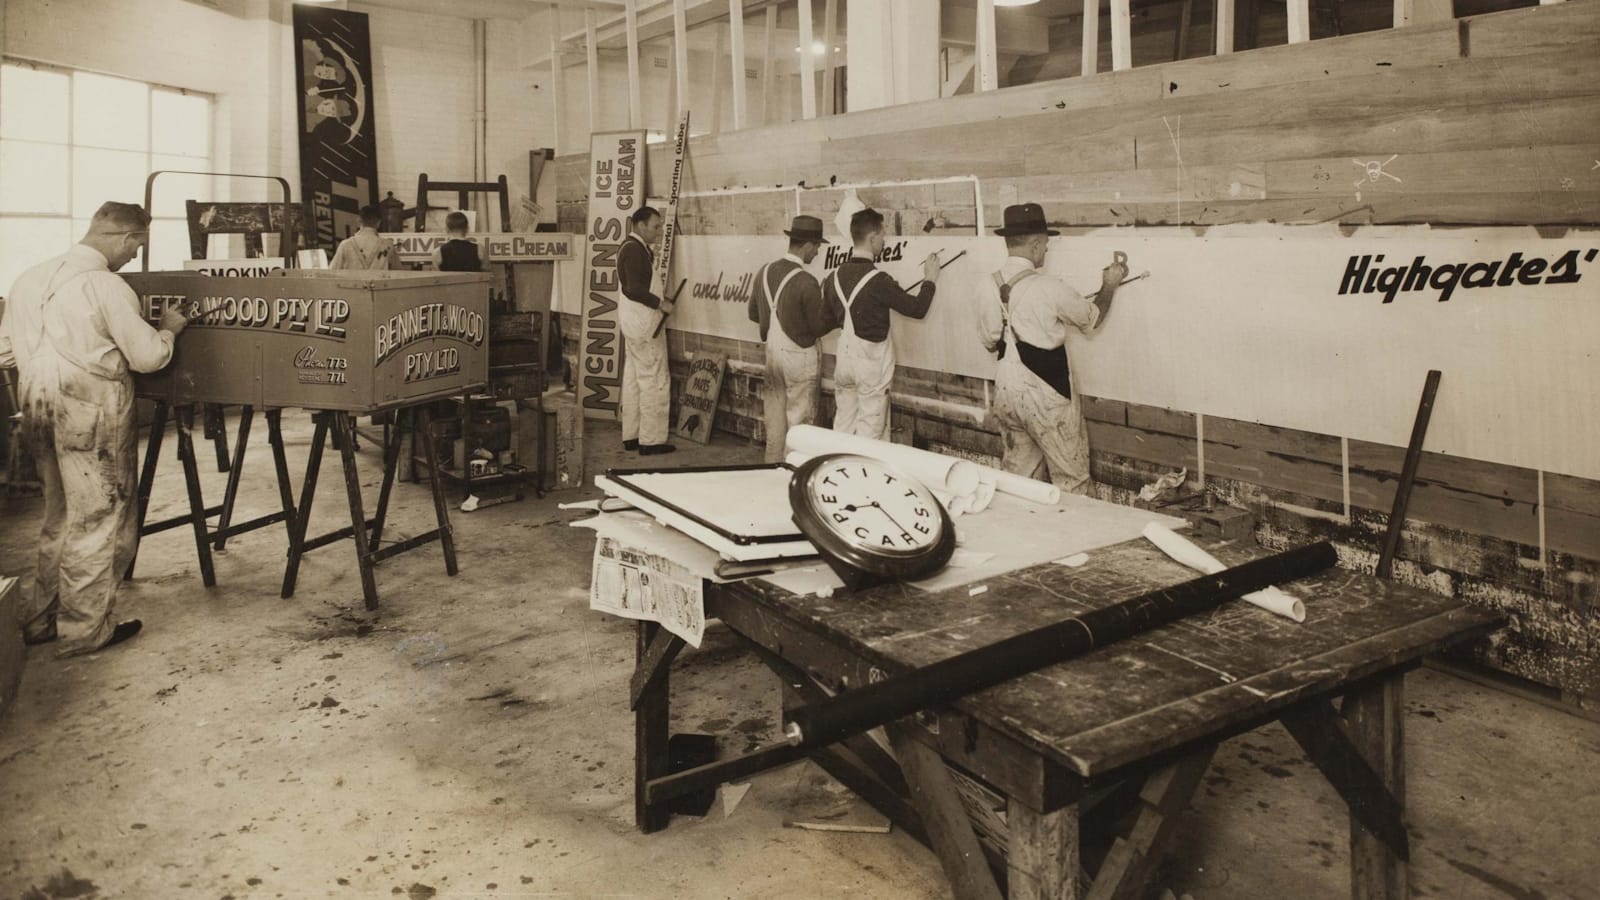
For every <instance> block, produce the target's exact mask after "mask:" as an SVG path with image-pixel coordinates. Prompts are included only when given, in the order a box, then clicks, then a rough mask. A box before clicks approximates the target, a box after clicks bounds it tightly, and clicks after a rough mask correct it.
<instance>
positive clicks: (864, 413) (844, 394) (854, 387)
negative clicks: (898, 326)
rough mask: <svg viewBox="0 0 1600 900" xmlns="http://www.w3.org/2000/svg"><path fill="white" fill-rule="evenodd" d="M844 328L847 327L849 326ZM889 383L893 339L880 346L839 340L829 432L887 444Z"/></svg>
mask: <svg viewBox="0 0 1600 900" xmlns="http://www.w3.org/2000/svg"><path fill="white" fill-rule="evenodd" d="M845 327H846V328H848V327H850V326H849V323H846V326H845ZM893 383H894V338H892V337H891V338H888V339H887V340H884V341H881V342H880V341H863V340H861V339H860V338H857V337H855V336H854V335H846V336H843V337H841V338H840V339H839V353H838V359H837V362H835V364H834V367H833V384H834V394H833V400H834V405H835V407H836V408H835V410H834V415H833V430H834V431H843V432H845V433H847V434H855V435H860V436H861V437H869V438H874V439H876V440H880V441H887V440H889V439H890V433H889V386H890V385H891V384H893Z"/></svg>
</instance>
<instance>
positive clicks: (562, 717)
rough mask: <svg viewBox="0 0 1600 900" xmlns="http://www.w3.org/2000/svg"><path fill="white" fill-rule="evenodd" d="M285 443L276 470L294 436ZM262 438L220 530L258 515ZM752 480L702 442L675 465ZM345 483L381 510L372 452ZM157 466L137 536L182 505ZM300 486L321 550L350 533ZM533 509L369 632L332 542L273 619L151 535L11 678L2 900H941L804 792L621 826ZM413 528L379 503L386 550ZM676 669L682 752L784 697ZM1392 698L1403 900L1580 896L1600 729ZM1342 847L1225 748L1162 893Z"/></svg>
mask: <svg viewBox="0 0 1600 900" xmlns="http://www.w3.org/2000/svg"><path fill="white" fill-rule="evenodd" d="M286 418H288V419H289V420H290V422H291V424H292V427H291V428H290V431H289V434H288V442H289V448H288V449H289V452H290V458H291V468H294V469H295V470H296V471H298V470H299V468H300V467H301V466H303V465H304V458H305V453H306V448H307V445H308V441H309V428H307V427H305V425H304V421H303V417H297V416H293V415H291V416H288V417H286ZM257 431H258V435H257V440H256V441H255V442H254V445H253V447H252V450H251V453H252V461H251V465H250V466H247V471H246V477H245V483H246V491H245V493H244V494H243V498H242V500H241V502H240V511H239V513H238V515H237V518H241V519H242V518H248V517H250V516H253V515H258V514H261V513H264V512H267V511H270V509H271V508H272V505H273V503H275V498H276V493H275V489H274V487H273V485H272V483H271V482H270V480H269V478H270V467H269V465H268V463H267V460H268V458H269V457H268V455H267V448H266V444H265V440H264V435H260V434H259V431H260V429H257ZM616 443H617V440H616V435H615V432H614V430H609V431H608V430H606V429H600V430H599V431H598V433H597V434H596V435H595V439H594V440H592V441H591V445H590V453H589V461H590V471H591V472H593V471H598V470H600V469H602V468H604V467H605V466H608V465H614V464H618V463H619V462H621V461H623V460H624V459H626V458H625V457H623V456H622V455H621V454H620V453H619V452H618V451H616V450H615V449H613V448H614V445H615V444H616ZM169 446H170V444H169ZM759 454H760V448H758V447H749V446H747V445H745V444H744V443H743V442H741V441H738V440H736V439H729V438H719V439H718V440H717V441H715V442H714V443H713V444H712V446H710V447H708V448H698V447H696V448H693V449H689V450H686V452H680V453H679V454H676V456H675V457H672V458H670V459H671V461H672V462H674V463H677V464H710V463H718V462H749V461H752V460H755V459H759ZM362 458H363V461H364V464H365V465H366V466H367V467H368V468H367V470H366V472H365V473H364V479H363V480H364V481H365V482H366V483H367V485H368V489H369V490H370V491H373V492H375V490H376V484H377V478H378V473H377V471H376V467H375V459H376V457H375V454H373V453H372V451H371V448H370V446H369V447H367V448H366V449H365V450H364V452H363V457H362ZM163 467H164V471H163V473H162V475H161V477H160V480H159V483H158V485H157V489H156V503H155V507H154V508H153V509H152V513H151V515H152V518H157V517H161V516H164V515H170V514H171V513H172V512H175V511H176V510H177V509H178V507H179V505H180V501H181V498H182V490H181V478H180V475H179V470H178V468H177V466H176V465H175V464H173V463H171V462H170V461H169V460H164V461H163ZM325 467H326V468H325V469H324V472H323V478H322V484H323V487H324V490H323V491H322V493H321V495H320V497H319V499H318V503H317V505H316V516H315V522H314V523H313V530H315V531H322V530H327V529H330V528H333V527H336V526H337V525H338V524H339V517H340V515H341V514H344V515H345V521H348V515H347V513H344V509H345V507H344V505H343V499H342V497H341V496H340V492H339V486H340V484H341V481H340V479H339V478H338V474H337V472H338V470H337V464H336V462H335V461H334V459H333V458H331V457H330V458H329V459H328V460H327V462H325ZM202 468H203V471H204V472H205V474H204V480H205V483H206V485H207V490H208V495H216V496H220V491H221V484H222V480H223V476H221V475H218V474H217V473H216V472H215V471H208V470H209V469H211V468H213V467H209V466H203V467H202ZM557 499H562V500H566V499H577V497H576V496H575V495H566V496H562V497H560V498H548V499H545V500H537V499H532V498H529V499H527V500H524V501H522V502H519V503H512V504H506V505H501V506H494V507H490V508H487V509H483V510H480V511H478V512H474V513H471V514H465V513H460V512H456V513H455V514H454V517H453V518H454V522H455V526H456V531H457V534H458V541H459V546H460V552H461V574H460V575H459V576H458V577H456V578H453V579H452V578H448V577H446V576H445V574H444V567H443V564H442V562H441V559H440V555H439V551H438V549H437V548H436V547H429V548H426V549H423V550H419V551H416V552H413V553H409V554H406V555H403V556H400V557H398V558H396V559H393V560H391V561H389V562H387V563H385V564H384V565H383V566H382V567H381V568H380V570H379V575H378V584H379V588H380V591H381V592H382V596H383V605H382V608H381V609H380V610H378V611H376V612H367V611H366V610H364V609H363V607H362V603H361V595H360V582H359V578H358V576H357V574H356V571H355V567H354V565H353V558H352V556H351V553H350V549H349V546H348V545H334V546H332V547H328V548H326V549H322V550H319V551H316V552H314V553H312V554H311V555H310V556H308V557H307V560H306V563H305V565H304V568H303V571H302V574H301V579H300V585H301V587H300V590H299V592H298V593H297V595H296V596H295V597H294V598H293V599H291V600H280V599H279V598H278V587H279V580H280V578H281V575H282V566H283V553H284V546H285V543H284V538H283V534H282V532H281V531H274V530H266V531H260V532H255V533H252V534H249V535H245V536H243V537H240V538H237V539H235V540H234V541H233V542H232V543H230V545H229V548H228V550H227V552H226V553H225V554H221V555H219V556H218V557H217V578H218V587H216V588H214V589H212V590H209V591H208V590H205V589H203V588H202V587H201V586H200V581H199V576H198V574H197V567H196V564H195V562H194V547H193V542H192V540H191V539H190V536H189V533H188V532H187V531H183V530H175V531H170V532H166V533H164V534H161V535H157V536H155V537H152V538H149V539H147V540H146V542H145V544H144V546H143V548H142V550H141V557H140V561H139V578H138V580H137V581H135V582H134V583H133V584H132V585H130V586H129V587H128V589H127V590H126V591H125V593H124V600H123V604H122V610H123V612H124V614H126V615H132V616H138V617H141V618H143V619H144V622H145V631H144V633H143V634H141V635H140V636H139V637H138V638H137V639H136V640H135V641H134V642H132V643H131V644H129V645H127V646H125V647H121V648H117V649H115V650H111V651H108V652H106V653H104V654H103V655H101V656H99V657H96V658H89V659H79V660H75V661H71V662H58V661H56V660H53V659H51V658H50V657H49V656H48V655H47V654H42V653H37V652H35V653H34V654H33V655H32V656H31V657H30V658H29V660H28V669H27V672H26V674H25V676H24V682H23V688H22V692H21V696H20V698H19V700H18V702H17V705H16V707H15V708H14V709H13V710H12V711H11V712H10V713H9V714H8V715H7V716H6V718H5V719H3V720H0V900H10V898H14V897H27V898H29V900H34V898H52V900H54V898H67V897H78V898H88V897H99V898H145V897H149V898H169V897H173V898H176V897H197V898H210V900H219V898H229V897H232V898H235V900H245V898H274V897H290V898H300V897H324V896H329V897H342V896H348V897H379V896H382V897H401V898H410V900H421V898H428V897H440V898H452V897H535V896H538V897H601V896H609V897H692V898H710V897H730V898H734V897H737V898H778V897H845V896H856V897H883V898H922V897H943V896H948V893H949V891H948V888H947V887H946V886H945V883H944V879H943V877H942V875H941V873H940V870H939V868H938V865H937V863H936V861H935V860H934V858H933V857H932V855H931V854H930V853H929V852H928V851H927V850H925V849H923V848H922V847H921V846H920V845H919V844H917V843H915V842H914V841H912V840H911V839H910V838H908V837H906V836H905V835H903V834H899V833H894V834H889V835H877V834H829V833H817V832H808V831H801V830H796V829H790V828H784V827H783V822H784V821H786V820H794V819H801V820H817V821H841V820H842V821H862V822H869V821H876V819H875V816H874V814H873V813H872V812H871V811H870V810H869V809H866V808H864V807H863V806H862V805H861V804H860V803H859V802H858V801H855V800H854V799H853V798H852V797H851V796H850V795H849V794H848V793H847V792H845V791H844V790H843V789H842V788H840V787H838V785H836V784H834V783H833V782H832V781H831V780H830V779H828V778H827V777H826V776H824V775H822V774H821V773H820V772H818V771H817V770H816V769H814V768H813V767H811V766H810V765H809V764H802V765H798V766H793V767H790V768H786V769H782V770H779V771H776V772H771V773H768V774H765V775H762V776H759V777H757V778H755V779H753V780H752V786H751V788H750V790H749V792H748V794H746V795H745V796H744V797H743V799H742V800H741V801H740V802H738V803H737V805H736V806H734V807H733V808H732V810H731V813H729V812H727V810H726V809H725V803H724V802H722V801H719V803H718V805H717V806H715V807H714V808H713V809H712V810H711V813H710V815H708V816H707V817H705V818H703V819H693V818H678V819H675V820H674V822H673V825H672V827H671V828H670V829H668V830H667V831H666V832H664V833H662V834H658V835H653V836H649V837H646V836H642V835H639V834H637V833H636V832H635V831H634V830H633V827H632V816H633V800H632V792H631V777H632V733H633V732H632V727H631V725H632V722H631V718H630V716H629V715H628V714H627V710H626V703H625V697H626V683H627V677H628V675H629V673H630V669H631V665H632V656H633V632H632V629H631V628H630V627H629V625H628V624H627V623H624V622H621V621H618V620H613V619H608V618H604V617H601V616H599V615H597V614H594V613H591V612H589V610H588V608H587V600H586V595H585V589H586V586H587V584H588V557H589V551H590V549H591V548H592V537H591V533H590V532H588V531H584V530H579V529H572V528H568V527H566V523H567V522H569V521H571V520H574V519H576V518H579V517H580V516H581V515H582V514H580V513H573V512H563V511H560V510H558V509H556V505H555V504H556V502H557ZM0 502H3V503H4V505H0V523H3V524H0V572H10V573H14V572H19V571H21V570H23V569H25V568H27V566H28V565H29V560H30V554H31V550H32V548H31V545H32V543H33V541H34V537H35V535H36V534H37V517H38V507H39V504H38V503H37V501H33V500H20V501H19V500H10V501H0ZM430 514H431V510H430V508H429V504H428V501H427V497H426V494H425V492H423V491H422V489H421V488H419V487H417V486H412V485H403V486H402V487H401V489H400V492H399V493H398V495H397V506H396V508H395V511H394V519H395V521H396V524H397V526H398V528H397V530H396V532H395V533H396V534H397V535H399V534H415V533H417V532H419V531H422V530H424V529H425V528H426V527H428V524H427V523H428V520H429V518H430ZM678 671H680V672H682V677H679V678H678V679H677V681H676V684H677V686H678V687H680V688H682V690H681V691H680V692H679V695H678V696H677V697H676V698H675V703H676V706H675V709H674V721H675V727H676V728H677V729H679V730H705V731H711V732H721V733H723V734H724V735H726V736H727V737H725V739H724V741H723V749H724V750H725V751H726V750H732V751H738V750H742V749H744V748H745V747H747V746H750V745H753V744H754V743H756V742H758V741H760V740H762V739H764V738H765V737H766V736H767V735H769V734H770V733H772V732H773V731H774V730H775V729H776V726H777V715H778V697H777V690H776V684H775V682H774V681H773V679H772V678H770V677H769V676H767V675H765V674H764V670H763V669H760V668H759V667H758V666H757V665H756V664H755V663H754V661H753V660H752V659H750V658H749V657H748V656H747V655H746V654H744V653H743V652H742V651H740V650H739V649H738V648H737V647H735V646H734V645H733V642H732V641H731V640H730V639H729V637H728V636H727V635H726V633H719V632H717V631H716V630H715V629H713V631H712V632H711V633H710V634H709V636H708V639H707V642H706V646H705V647H704V648H703V649H701V650H700V651H691V652H688V653H686V654H685V655H684V656H683V657H682V658H681V659H680V661H679V669H678ZM1408 685H1409V695H1408V697H1409V707H1410V711H1411V716H1410V719H1409V720H1408V722H1407V729H1408V743H1407V750H1408V753H1409V755H1410V767H1409V775H1408V793H1409V797H1410V805H1411V807H1410V808H1411V826H1412V829H1413V834H1414V837H1413V841H1414V843H1413V847H1414V850H1415V865H1414V868H1413V873H1412V884H1413V893H1414V894H1415V895H1416V896H1420V897H1449V898H1452V900H1472V898H1484V900H1492V898H1506V897H1510V898H1516V900H1540V898H1548V900H1554V898H1568V897H1571V898H1577V897H1585V896H1590V897H1592V896H1594V889H1593V887H1592V886H1593V885H1595V884H1600V858H1597V857H1596V855H1595V854H1594V853H1593V852H1592V848H1594V847H1597V846H1600V817H1596V816H1595V815H1594V810H1595V809H1596V808H1597V804H1600V791H1597V788H1596V775H1595V772H1594V765H1593V761H1594V759H1596V758H1597V754H1600V725H1596V724H1594V723H1592V722H1587V721H1584V720H1581V719H1578V718H1574V717H1572V716H1569V715H1566V714H1563V713H1561V712H1558V711H1555V710H1551V709H1547V708H1544V707H1541V706H1537V705H1533V704H1530V703H1527V702H1524V701H1520V700H1517V699H1514V698H1511V697H1508V696H1506V695H1503V694H1500V693H1497V692H1494V691H1491V690H1488V689H1485V688H1481V687H1478V686H1475V685H1471V684H1467V683H1465V682H1461V681H1458V680H1456V679H1454V678H1451V677H1449V676H1445V675H1440V674H1437V673H1434V672H1430V671H1426V670H1424V671H1420V672H1418V673H1416V674H1415V675H1413V676H1412V677H1411V679H1410V681H1409V682H1408ZM1345 822H1346V817H1345V813H1344V810H1343V807H1342V805H1341V804H1340V802H1339V800H1338V798H1337V797H1336V796H1335V795H1334V793H1333V792H1332V790H1331V789H1330V788H1329V787H1328V786H1327V785H1326V783H1325V782H1324V781H1323V780H1322V779H1321V778H1320V776H1318V775H1317V774H1316V772H1315V771H1314V770H1313V769H1312V768H1311V767H1310V765H1309V764H1308V763H1306V762H1305V761H1304V760H1303V758H1302V757H1301V756H1300V754H1299V752H1298V750H1297V748H1296V747H1295V745H1294V744H1293V742H1292V741H1291V740H1290V739H1289V737H1288V735H1287V734H1286V733H1284V732H1283V731H1282V730H1281V729H1279V728H1276V727H1273V728H1270V729H1264V730H1261V731H1257V732H1254V733H1251V734H1247V735H1244V736H1243V737H1241V738H1238V739H1235V740H1233V741H1230V742H1228V743H1227V744H1225V745H1224V746H1223V749H1222V751H1221V752H1220V753H1219V755H1218V757H1217V762H1216V764H1215V765H1214V767H1213V769H1212V771H1211V772H1210V773H1209V774H1208V776H1207V779H1206V782H1205V785H1204V787H1203V788H1202V790H1201V792H1200V794H1199V796H1198V797H1197V800H1196V803H1195V806H1194V808H1193V809H1191V810H1189V811H1187V812H1185V813H1184V815H1183V821H1182V825H1183V829H1184V831H1183V838H1182V839H1181V842H1180V847H1179V849H1178V851H1177V853H1176V854H1175V857H1174V858H1173V860H1172V861H1171V862H1170V863H1169V865H1168V866H1167V867H1166V873H1165V874H1166V884H1167V885H1169V886H1171V887H1172V888H1173V889H1174V891H1175V892H1177V893H1179V894H1182V893H1184V892H1187V893H1189V894H1190V895H1192V896H1193V897H1194V898H1196V900H1207V898H1228V900H1254V898H1262V900H1266V898H1273V900H1277V898H1320V897H1340V896H1347V890H1348V889H1347V884H1348V880H1347V874H1346V867H1347V863H1346V852H1345V846H1346V824H1345Z"/></svg>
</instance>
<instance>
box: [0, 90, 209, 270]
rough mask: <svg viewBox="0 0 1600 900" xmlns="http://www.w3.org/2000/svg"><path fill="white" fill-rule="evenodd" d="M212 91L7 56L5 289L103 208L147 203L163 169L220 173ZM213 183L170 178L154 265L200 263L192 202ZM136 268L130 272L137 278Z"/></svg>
mask: <svg viewBox="0 0 1600 900" xmlns="http://www.w3.org/2000/svg"><path fill="white" fill-rule="evenodd" d="M211 101H212V98H211V97H210V96H209V95H206V94H198V93H195V92H193V91H183V90H179V89H176V88H169V87H163V86H161V85H155V84H146V83H145V82H142V81H132V80H129V79H126V78H115V77H112V76H109V75H99V74H96V73H93V72H80V71H75V70H71V69H60V68H55V67H51V66H44V65H35V64H33V63H29V62H23V61H19V60H12V59H7V60H5V62H4V64H3V67H0V292H4V291H9V290H10V289H11V284H12V282H14V281H15V280H16V278H17V276H18V275H19V274H21V273H22V271H23V270H24V269H26V268H27V267H29V266H31V265H33V264H34V263H36V262H40V261H42V260H45V259H48V258H49V257H52V256H55V255H56V254H58V253H63V252H65V251H66V249H67V248H68V247H70V246H71V245H72V242H73V241H76V240H77V239H78V238H80V237H82V236H83V233H84V231H85V230H86V229H87V228H88V226H89V219H90V217H91V216H93V215H94V211H95V210H96V209H97V208H99V206H100V204H101V203H104V202H105V201H107V200H120V201H122V202H125V203H143V202H144V182H145V178H146V177H147V176H149V174H150V173H151V172H153V171H156V170H161V169H176V170H184V171H201V172H206V171H210V170H211V109H212V102H211ZM210 197H211V179H210V178H207V177H204V176H192V175H163V176H161V177H160V178H158V179H156V184H155V196H154V198H153V200H152V202H151V206H152V209H151V210H150V212H151V215H152V216H153V217H154V221H153V222H152V223H151V226H150V268H152V269H176V268H180V267H181V264H182V261H183V260H185V259H187V258H188V257H189V229H188V225H187V223H186V219H185V208H184V201H186V200H191V199H207V198H210ZM139 265H140V262H139V260H137V259H135V260H134V261H133V262H130V263H129V264H128V265H127V266H126V267H125V269H124V270H125V271H131V270H137V269H138V268H139Z"/></svg>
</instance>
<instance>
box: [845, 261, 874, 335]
mask: <svg viewBox="0 0 1600 900" xmlns="http://www.w3.org/2000/svg"><path fill="white" fill-rule="evenodd" d="M882 273H883V270H882V269H873V270H872V271H870V272H868V273H867V274H866V275H865V276H863V277H862V279H861V280H860V281H858V282H856V286H855V287H854V288H853V289H851V291H850V296H849V297H848V298H847V297H845V295H844V288H843V287H842V286H841V285H840V284H839V270H838V269H834V270H833V292H834V293H835V294H838V295H839V299H840V300H842V301H843V302H844V314H845V316H846V317H848V318H849V319H850V336H851V337H855V336H856V334H855V329H856V320H855V316H853V315H852V314H851V307H853V306H855V303H856V297H858V296H860V294H861V289H862V288H864V287H866V286H867V282H869V281H871V280H872V276H874V275H879V274H882Z"/></svg>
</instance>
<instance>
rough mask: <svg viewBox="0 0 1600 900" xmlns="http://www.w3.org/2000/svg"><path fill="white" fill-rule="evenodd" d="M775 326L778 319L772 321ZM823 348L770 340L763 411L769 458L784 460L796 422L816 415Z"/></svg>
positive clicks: (770, 459)
mask: <svg viewBox="0 0 1600 900" xmlns="http://www.w3.org/2000/svg"><path fill="white" fill-rule="evenodd" d="M773 327H774V328H776V327H778V326H777V323H776V322H774V323H773ZM821 358H822V355H821V350H819V349H818V348H817V347H816V346H815V345H812V346H810V347H792V346H791V347H777V346H774V342H773V341H771V340H769V341H768V342H767V371H766V379H765V382H764V384H763V386H762V389H761V414H762V418H763V420H764V421H765V424H766V428H767V457H766V458H767V462H769V463H774V462H782V461H783V457H784V442H785V441H786V440H787V438H788V434H789V429H790V428H791V427H792V426H795V425H810V424H811V423H812V421H813V420H815V419H816V417H817V397H818V394H819V393H820V392H821V381H820V378H819V375H818V369H819V367H820V366H821Z"/></svg>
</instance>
